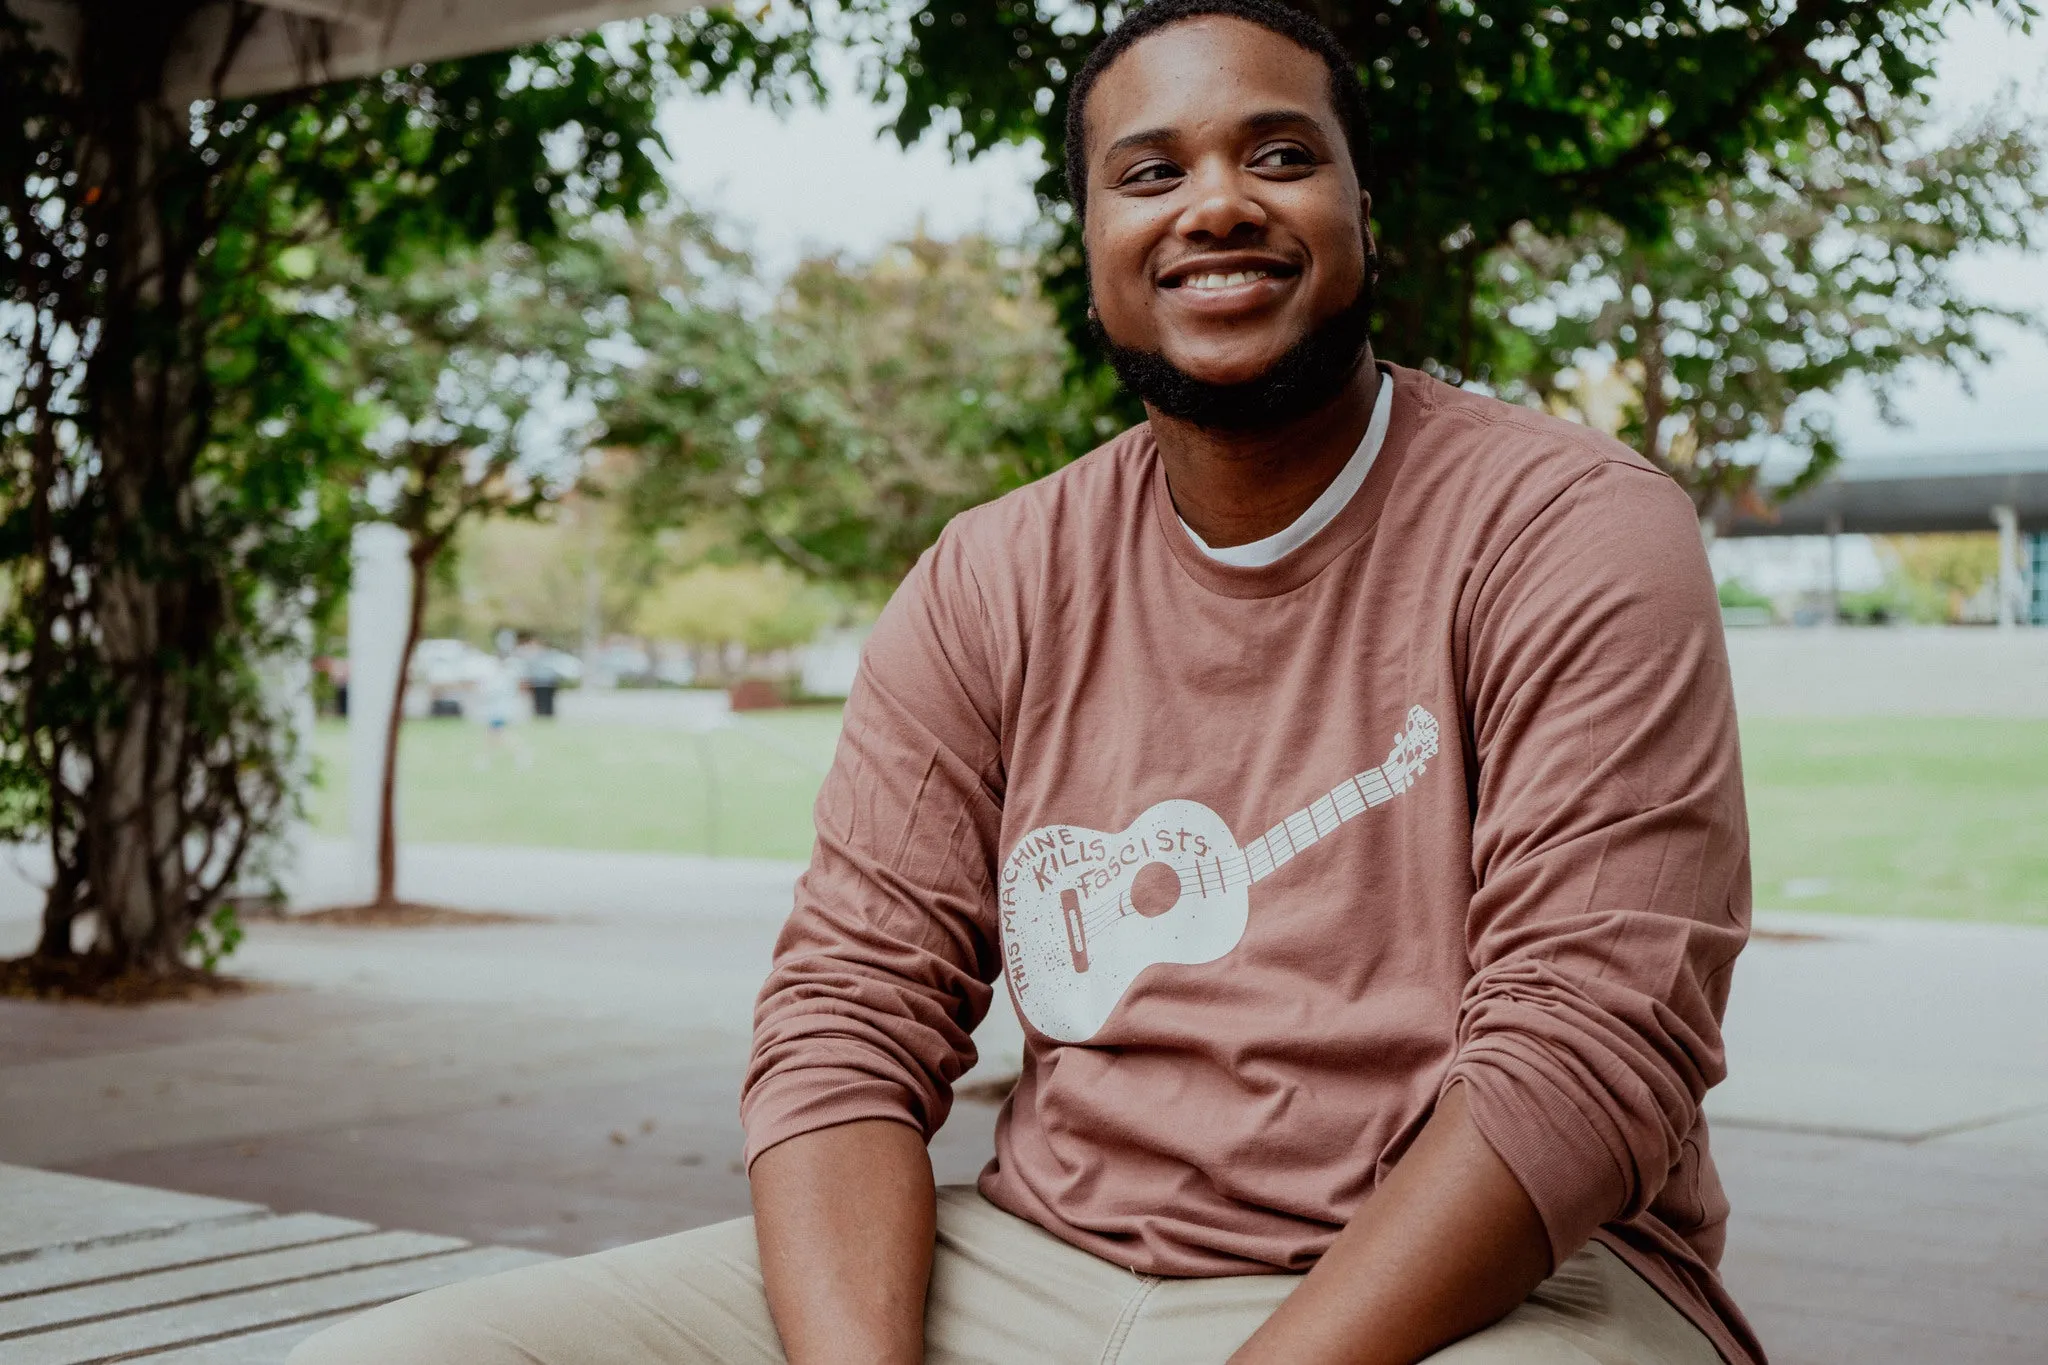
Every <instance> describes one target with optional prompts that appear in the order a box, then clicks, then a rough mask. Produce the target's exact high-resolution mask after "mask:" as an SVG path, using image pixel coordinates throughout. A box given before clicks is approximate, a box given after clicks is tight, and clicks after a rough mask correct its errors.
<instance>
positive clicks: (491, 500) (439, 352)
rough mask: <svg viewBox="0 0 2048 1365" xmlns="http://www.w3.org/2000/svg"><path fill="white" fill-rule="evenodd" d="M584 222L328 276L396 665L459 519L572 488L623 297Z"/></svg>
mask: <svg viewBox="0 0 2048 1365" xmlns="http://www.w3.org/2000/svg"><path fill="white" fill-rule="evenodd" d="M606 264H607V253H606V251H605V250H604V249H603V248H602V247H601V246H599V245H598V244H596V243H595V242H593V241H591V240H589V239H588V238H583V237H576V238H558V239H555V240H553V241H551V242H549V243H548V244H547V245H546V246H544V247H535V246H531V245H528V244H527V243H524V242H520V241H516V240H511V239H505V238H499V239H495V240H493V241H491V242H489V243H487V244H485V245H484V246H482V247H479V248H474V249H468V250H460V251H454V252H450V253H446V254H445V255H441V256H438V257H412V258H396V259H394V260H392V261H391V262H389V263H388V266H387V273H385V274H382V275H371V274H368V273H365V272H361V271H358V272H355V273H352V274H351V275H349V276H347V277H346V278H344V279H343V280H341V281H340V282H338V286H337V289H336V292H337V293H338V295H339V300H338V302H339V306H340V309H341V311H342V312H343V314H344V316H345V317H346V319H347V336H348V343H349V344H348V349H349V353H350V356H351V361H352V363H351V371H352V375H353V379H354V385H353V387H354V390H355V397H356V399H357V401H358V402H360V403H362V404H363V405H364V406H365V408H366V410H367V411H368V412H369V413H370V414H371V417H372V424H371V427H370V430H369V433H368V436H367V438H366V440H365V442H364V448H365V450H366V451H367V452H368V453H367V457H366V458H365V460H364V461H363V465H362V488H363V495H364V497H365V499H366V501H367V502H368V503H369V504H370V506H369V513H368V514H369V515H370V516H373V517H376V518H379V519H382V520H386V521H389V522H390V523H391V524H393V525H395V526H397V527H398V528H399V529H400V530H402V531H403V532H405V535H406V542H407V547H408V557H409V559H410V561H411V567H412V599H411V601H410V603H408V606H407V615H406V633H405V640H404V644H403V645H402V646H401V648H400V651H399V658H398V676H399V677H400V678H401V679H403V678H404V677H405V676H406V673H407V671H408V670H409V668H410V667H411V663H412V656H413V650H414V648H415V647H416V646H417V645H418V644H419V640H420V625H421V622H422V620H423V619H424V617H425V613H426V603H427V595H428V591H429V585H430V584H431V583H432V581H433V579H434V577H435V575H436V571H437V569H438V567H439V566H440V563H441V560H442V556H443V554H444V553H445V552H446V551H447V549H448V548H449V546H450V545H451V544H452V543H453V542H454V540H455V537H456V535H457V534H458V533H459V532H461V531H462V530H464V529H465V528H466V527H468V526H470V525H472V524H474V523H476V522H478V521H480V520H482V519H484V518H486V517H491V516H500V517H532V516H534V515H536V514H537V513H538V512H539V511H540V510H541V509H542V508H543V507H545V506H546V505H547V504H548V503H550V502H551V501H553V500H554V499H555V498H556V497H558V496H559V495H560V494H562V493H564V492H566V491H568V490H569V489H571V488H573V487H574V486H575V484H576V482H577V480H578V478H579V477H580V475H581V473H582V468H583V463H584V458H583V457H584V450H585V447H586V445H587V443H588V440H589V438H590V436H591V435H593V434H594V423H593V419H594V416H595V407H594V399H595V397H596V396H597V394H598V392H599V390H600V389H601V387H602V386H603V385H604V384H605V382H606V381H607V379H608V377H609V375H610V373H611V372H612V370H613V369H614V368H615V367H616V365H617V362H616V361H615V360H614V359H612V358H611V356H610V354H609V353H608V352H607V350H606V347H607V344H610V345H612V346H617V345H618V344H620V343H621V342H622V341H623V337H624V331H625V320H626V318H627V316H628V315H629V313H630V312H631V310H632V309H633V308H634V307H635V306H636V304H637V301H636V300H634V299H632V298H631V297H629V296H628V295H627V294H625V293H623V292H622V291H620V290H619V289H618V288H617V287H616V283H615V281H614V280H613V279H612V278H611V272H609V271H608V270H607V268H606ZM404 702H405V688H404V686H403V685H402V684H401V686H400V687H399V688H398V689H397V691H396V692H395V693H394V694H393V697H392V703H391V716H390V724H389V726H388V728H387V730H386V732H385V740H384V768H383V788H382V791H381V793H380V810H379V816H378V835H377V888H376V893H375V904H378V905H385V906H388V905H392V904H395V903H396V901H397V895H398V830H397V824H396V818H395V816H396V809H397V774H398V749H399V737H400V735H401V733H402V732H403V720H404V715H405V706H404Z"/></svg>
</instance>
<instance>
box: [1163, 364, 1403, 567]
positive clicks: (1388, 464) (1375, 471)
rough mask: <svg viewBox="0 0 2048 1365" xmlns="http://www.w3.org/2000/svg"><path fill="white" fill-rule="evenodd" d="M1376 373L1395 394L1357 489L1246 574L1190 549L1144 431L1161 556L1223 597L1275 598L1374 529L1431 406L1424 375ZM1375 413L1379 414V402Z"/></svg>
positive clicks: (1394, 368)
mask: <svg viewBox="0 0 2048 1365" xmlns="http://www.w3.org/2000/svg"><path fill="white" fill-rule="evenodd" d="M1379 371H1380V380H1381V383H1382V385H1383V386H1385V387H1387V388H1391V389H1393V390H1394V391H1395V396H1393V397H1391V398H1390V399H1389V400H1388V402H1389V414H1388V418H1387V430H1386V435H1385V437H1384V439H1383V440H1382V441H1381V443H1380V448H1379V450H1378V451H1377V453H1376V454H1375V455H1374V457H1373V461H1372V466H1371V468H1369V469H1368V470H1366V472H1365V478H1364V480H1363V482H1362V483H1361V485H1360V487H1359V489H1358V491H1357V492H1356V493H1354V494H1353V495H1352V496H1351V498H1350V500H1349V501H1347V502H1346V503H1345V504H1344V505H1343V506H1342V507H1340V508H1338V509H1337V513H1336V515H1335V516H1334V517H1333V518H1332V519H1331V520H1330V523H1329V524H1328V525H1326V526H1324V527H1322V528H1321V529H1320V530H1318V531H1317V532H1316V533H1315V534H1314V535H1312V536H1310V537H1309V538H1308V540H1307V541H1306V543H1304V544H1302V545H1300V546H1297V547H1296V548H1295V549H1294V550H1293V551H1292V552H1290V553H1288V554H1286V555H1283V556H1282V557H1281V558H1279V559H1277V560H1275V561H1274V562H1273V563H1271V564H1264V565H1259V566H1256V567H1252V568H1242V567H1239V566H1238V565H1235V564H1225V563H1222V562H1221V561H1219V560H1215V559H1212V558H1210V557H1209V556H1208V555H1207V554H1205V553H1204V552H1203V551H1202V550H1201V549H1199V548H1198V547H1197V546H1196V545H1195V542H1194V540H1193V538H1192V537H1190V536H1189V535H1188V533H1187V531H1186V529H1185V528H1184V526H1183V525H1182V523H1181V519H1180V513H1179V511H1178V510H1177V509H1176V508H1175V507H1174V505H1173V490H1172V489H1171V488H1170V487H1169V486H1168V485H1167V481H1166V462H1165V461H1164V460H1161V459H1160V458H1159V446H1158V443H1157V442H1156V441H1155V440H1154V439H1153V438H1152V434H1151V432H1150V430H1149V429H1146V430H1145V441H1146V443H1147V444H1148V445H1150V447H1151V451H1150V454H1151V459H1152V469H1151V473H1150V481H1151V485H1152V490H1151V492H1152V511H1153V520H1154V522H1155V523H1156V524H1157V527H1158V530H1159V534H1160V536H1161V537H1162V538H1163V539H1164V540H1165V542H1166V548H1167V551H1168V552H1169V553H1170V554H1171V555H1172V556H1173V558H1174V559H1175V560H1176V561H1178V562H1179V564H1180V567H1181V569H1182V570H1183V571H1184V572H1185V573H1186V574H1187V576H1188V577H1189V578H1192V579H1193V580H1194V581H1195V583H1196V584H1197V585H1198V586H1200V587H1202V588H1204V589H1207V590H1208V591H1210V592H1213V593H1215V594H1217V595H1218V596H1221V597H1238V598H1262V597H1278V596H1280V595H1282V594H1284V593H1289V592H1292V591H1294V589H1296V588H1298V587H1300V586H1302V585H1303V584H1305V583H1307V582H1309V581H1310V580H1311V579H1313V578H1314V577H1315V576H1316V575H1317V574H1319V573H1321V572H1322V571H1323V569H1324V568H1325V567H1327V566H1328V565H1329V563H1330V561H1331V560H1333V559H1335V558H1336V557H1337V556H1338V555H1340V554H1343V553H1344V552H1345V551H1346V550H1349V549H1350V548H1351V547H1352V546H1354V545H1356V544H1357V543H1358V542H1359V541H1360V540H1362V539H1364V538H1365V537H1366V536H1367V535H1368V534H1369V533H1370V532H1371V531H1372V529H1373V526H1374V525H1375V523H1377V521H1378V520H1379V514H1380V509H1381V508H1382V507H1384V506H1385V505H1386V501H1387V494H1388V490H1389V489H1390V488H1391V486H1392V484H1393V481H1394V480H1395V479H1396V478H1397V477H1398V476H1399V474H1400V470H1401V466H1402V464H1403V463H1404V462H1405V460H1406V458H1407V450H1408V446H1409V445H1410V443H1411V441H1412V439H1413V437H1414V434H1415V431H1416V428H1417V427H1418V425H1419V424H1420V423H1421V421H1422V419H1423V417H1424V415H1425V411H1424V410H1425V409H1427V408H1429V407H1430V406H1431V397H1430V394H1429V389H1430V384H1431V381H1430V379H1429V377H1428V376H1427V375H1424V374H1422V373H1421V372H1420V371H1417V370H1411V369H1407V368H1404V367H1403V366H1400V365H1389V364H1384V363H1382V364H1381V365H1380V366H1379ZM1374 409H1375V411H1377V409H1378V400H1377V399H1376V400H1375V401H1374Z"/></svg>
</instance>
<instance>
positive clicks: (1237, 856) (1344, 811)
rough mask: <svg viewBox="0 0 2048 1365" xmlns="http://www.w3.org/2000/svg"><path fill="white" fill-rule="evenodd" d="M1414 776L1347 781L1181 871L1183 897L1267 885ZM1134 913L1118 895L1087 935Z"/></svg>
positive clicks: (1383, 774) (1400, 772)
mask: <svg viewBox="0 0 2048 1365" xmlns="http://www.w3.org/2000/svg"><path fill="white" fill-rule="evenodd" d="M1416 771H1417V770H1416V769H1415V768H1414V767H1413V766H1410V765H1397V766H1395V767H1394V768H1393V769H1392V771H1391V772H1390V771H1389V770H1388V767H1387V765H1385V764H1382V765H1381V766H1379V767H1375V768H1367V769H1366V770H1365V771H1364V772H1362V773H1360V774H1358V776H1356V777H1347V778H1345V779H1344V780H1343V781H1342V782H1339V783H1338V784H1337V785H1336V786H1334V787H1332V788H1330V790H1329V791H1327V792H1325V793H1323V795H1321V796H1319V797H1317V798H1316V799H1315V800H1313V801H1311V802H1309V803H1308V804H1307V805H1306V806H1303V807H1302V808H1301V809H1300V810H1298V811H1296V812H1294V814H1292V815H1290V816H1288V817H1287V818H1286V819H1285V820H1282V821H1281V822H1280V823H1279V824H1277V825H1275V826H1273V828H1271V829H1269V830H1267V831H1266V832H1265V833H1264V834H1261V835H1260V836H1259V837H1258V838H1256V839H1254V840H1252V841H1251V842H1250V843H1249V844H1246V845H1245V846H1244V847H1243V848H1242V849H1239V850H1237V851H1236V852H1234V853H1224V854H1219V855H1218V856H1216V857H1214V858H1202V859H1199V860H1197V861H1196V862H1194V863H1192V864H1189V865H1188V866H1186V867H1182V868H1180V869H1178V871H1179V873H1180V894H1181V895H1183V896H1214V895H1220V894H1222V893H1223V892H1226V891H1234V890H1236V889H1237V888H1238V887H1241V886H1250V885H1251V884H1252V883H1253V882H1257V881H1263V880H1264V879H1265V878H1267V877H1270V876H1271V875H1273V873H1274V872H1276V871H1278V870H1279V869H1280V868H1282V867H1285V866H1286V865H1287V864H1288V862H1290V861H1291V860H1292V859H1293V858H1294V856H1295V855H1296V854H1297V853H1300V852H1301V851H1302V850H1304V849H1306V848H1308V847H1309V846H1311V845H1313V844H1317V843H1320V842H1322V841H1323V840H1324V839H1327V838H1329V837H1330V835H1331V834H1332V833H1333V832H1334V831H1335V830H1336V829H1337V828H1338V827H1339V826H1341V825H1343V824H1344V823H1345V822H1346V821H1349V820H1355V819H1357V818H1358V817H1359V816H1361V815H1363V814H1365V813H1366V812H1367V811H1368V810H1371V809H1372V808H1373V807H1374V806H1378V805H1383V804H1385V803H1386V802H1388V801H1391V800H1392V799H1393V798H1394V797H1395V796H1397V795H1399V794H1400V793H1402V792H1404V791H1406V790H1408V788H1410V787H1412V786H1414V785H1415V777H1416ZM1134 913H1136V911H1135V907H1133V906H1132V904H1131V894H1130V892H1129V891H1128V890H1125V891H1120V892H1118V893H1117V895H1116V896H1115V898H1114V899H1111V900H1105V901H1103V902H1102V903H1101V904H1099V905H1094V906H1090V907H1089V908H1088V911H1087V914H1086V916H1085V923H1086V925H1087V932H1088V934H1089V935H1090V936H1091V937H1092V936H1093V935H1095V934H1097V933H1099V932H1100V931H1101V930H1103V929H1106V928H1108V927H1109V926H1110V925H1112V924H1114V923H1116V922H1117V921H1118V920H1120V919H1122V918H1124V916H1126V915H1130V914H1134Z"/></svg>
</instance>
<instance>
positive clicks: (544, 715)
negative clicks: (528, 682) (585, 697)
mask: <svg viewBox="0 0 2048 1365" xmlns="http://www.w3.org/2000/svg"><path fill="white" fill-rule="evenodd" d="M560 686H561V684H559V683H556V682H553V681H549V682H541V681H538V680H536V681H535V682H534V684H533V716H534V719H535V720H553V719H554V718H555V693H556V692H557V691H558V690H559V689H560Z"/></svg>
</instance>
